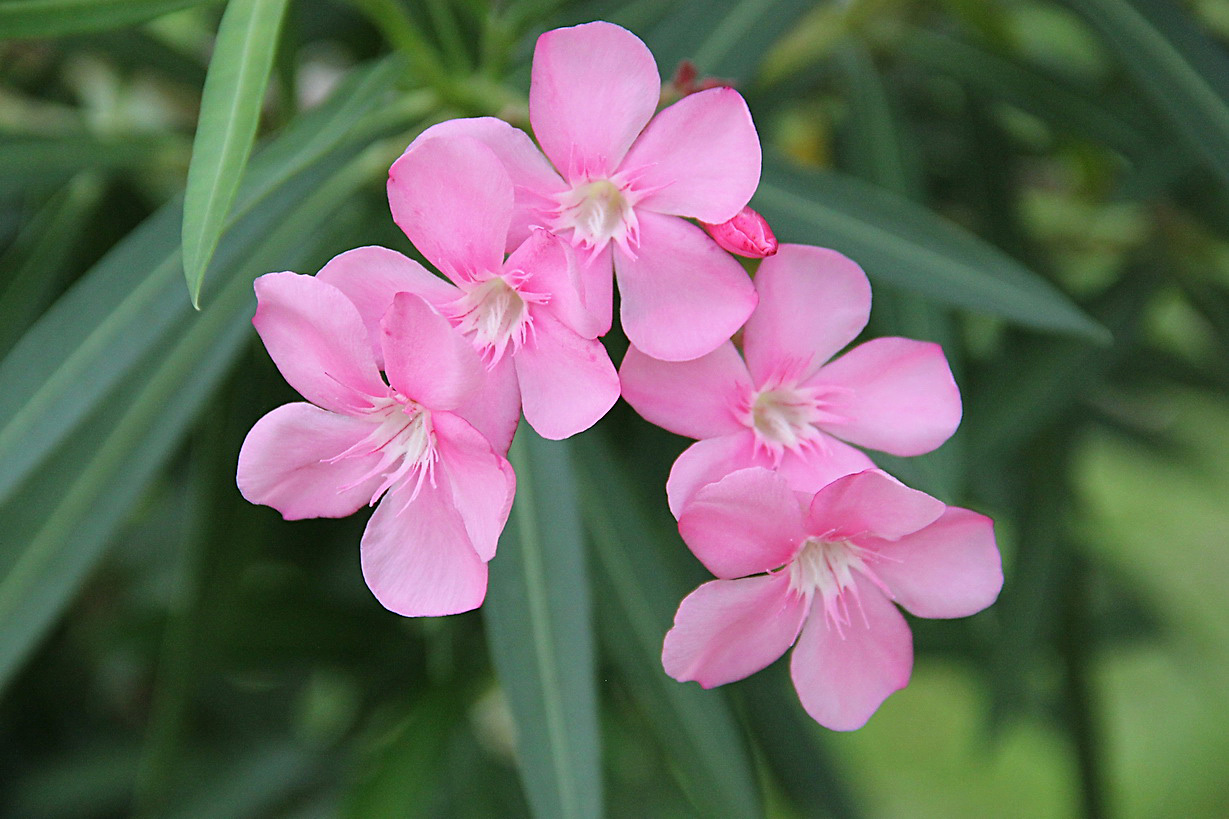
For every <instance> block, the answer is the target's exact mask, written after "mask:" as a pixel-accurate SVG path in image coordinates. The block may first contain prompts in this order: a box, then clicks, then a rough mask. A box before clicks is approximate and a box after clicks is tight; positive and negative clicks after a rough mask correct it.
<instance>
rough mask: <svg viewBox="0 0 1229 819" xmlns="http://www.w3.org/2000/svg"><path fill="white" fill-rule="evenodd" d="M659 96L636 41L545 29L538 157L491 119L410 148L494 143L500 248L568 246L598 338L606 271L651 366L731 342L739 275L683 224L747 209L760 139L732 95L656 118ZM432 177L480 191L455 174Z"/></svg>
mask: <svg viewBox="0 0 1229 819" xmlns="http://www.w3.org/2000/svg"><path fill="white" fill-rule="evenodd" d="M660 96H661V78H660V77H659V76H658V73H657V64H656V63H655V62H654V60H653V55H652V54H650V53H649V50H648V48H647V47H646V46H645V44H644V43H643V42H641V41H640V39H639V38H637V37H636V36H635V35H634V34H632V33H631V32H629V31H627V30H625V29H622V28H620V27H618V26H615V25H612V24H610V23H600V22H599V23H588V24H586V25H581V26H575V27H573V28H561V29H555V30H554V31H548V32H546V33H545V34H543V35H542V36H541V37H540V38H539V39H538V44H537V48H536V50H535V51H534V58H533V75H532V82H531V85H530V90H529V119H530V122H531V123H532V125H533V131H534V133H535V134H536V135H537V138H538V141H539V143H540V144H541V146H542V151H544V152H545V154H546V156H545V157H544V156H543V155H542V153H541V152H539V151H538V149H537V148H536V147H534V144H533V142H532V141H531V140H530V139H529V137H528V136H527V135H526V134H525V133H524V132H523V131H520V130H517V129H516V128H513V127H512V126H510V125H508V124H507V123H506V122H503V121H502V120H498V119H494V118H491V117H482V118H477V119H459V120H450V121H448V122H443V123H440V124H439V125H435V126H433V127H431V128H429V129H427V130H426V131H425V132H424V133H423V134H422V136H421V137H419V139H420V140H425V139H431V138H435V137H439V136H455V135H461V136H469V137H473V138H475V139H478V140H481V141H482V142H484V143H486V144H487V145H488V146H490V148H491V149H492V150H493V151H495V153H496V154H497V155H498V156H499V158H500V160H501V161H502V162H503V163H504V166H505V167H506V168H507V169H508V173H509V174H510V175H511V177H512V181H513V184H514V185H515V186H516V213H515V216H514V218H513V224H512V230H511V232H510V233H509V236H508V242H509V244H508V249H511V248H513V247H515V246H516V245H517V244H518V243H519V242H520V241H522V240H523V239H524V237H525V235H526V234H527V232H528V230H529V229H530V227H532V226H535V225H536V226H541V227H545V228H548V229H550V230H551V231H552V232H554V233H556V234H557V235H559V236H562V237H564V238H565V239H567V240H568V241H569V243H570V244H571V245H572V246H573V247H574V248H575V250H576V251H577V253H578V256H579V257H580V259H581V263H582V265H583V267H582V274H581V284H582V298H583V300H584V303H585V305H586V306H587V307H588V308H589V310H590V311H591V312H592V313H593V314H594V315H595V316H596V317H597V319H598V321H599V324H600V327H599V333H604V332H605V331H606V330H607V329H609V327H610V321H611V304H612V283H611V275H610V274H611V267H612V263H613V268H614V273H615V276H616V277H617V278H618V282H619V293H620V296H621V308H620V311H621V312H620V315H621V320H622V324H623V330H624V332H626V334H627V337H628V338H629V339H630V340H631V341H632V343H633V344H635V345H636V346H638V347H639V348H640V349H642V350H644V351H645V352H647V353H649V354H650V355H653V356H655V357H657V358H661V359H666V360H686V359H691V358H696V357H697V356H700V355H703V354H705V353H707V352H709V351H710V350H712V349H714V348H715V347H717V345H719V344H720V343H721V342H723V341H725V340H726V339H727V338H729V337H730V335H731V334H733V333H734V331H735V330H737V329H738V328H739V327H740V326H741V325H742V323H743V322H744V321H745V320H746V318H747V315H748V314H749V313H750V312H751V310H752V309H753V308H754V307H755V291H754V288H752V286H751V283H750V281H749V280H748V278H747V275H746V273H745V272H744V271H743V269H742V266H741V265H739V264H738V262H737V261H736V260H734V259H731V258H730V257H729V256H728V255H727V254H725V253H723V252H722V251H721V249H720V248H719V247H718V246H717V245H716V244H715V243H714V242H713V241H712V240H711V239H709V237H708V236H706V235H705V234H704V231H703V230H701V229H700V228H699V227H698V226H696V225H695V224H693V223H691V222H689V221H687V219H688V218H691V219H698V220H700V221H702V222H708V223H712V224H720V223H722V222H725V221H726V220H728V219H731V218H733V217H734V216H735V215H736V214H737V213H738V212H739V211H740V210H741V209H742V207H743V206H744V205H746V204H747V202H748V200H750V198H751V194H752V193H754V192H755V188H756V186H757V185H758V184H759V178H760V143H759V137H758V136H757V134H756V132H755V125H754V124H753V123H752V121H751V114H750V112H749V111H748V110H747V104H746V103H745V102H744V101H743V98H742V96H741V95H739V93H738V92H737V91H735V90H733V89H731V88H713V89H710V90H707V91H700V92H698V93H695V94H691V95H689V96H687V97H685V98H684V99H682V100H680V101H679V102H677V103H675V104H674V105H671V106H670V107H668V108H666V109H664V110H663V111H661V112H660V113H658V114H657V115H656V116H654V111H655V109H656V107H657V103H658V100H659V98H660ZM650 120H651V121H650ZM413 148H414V145H411V146H410V150H413ZM546 157H549V158H550V160H549V161H547V159H546ZM552 163H553V167H552ZM441 173H447V174H449V175H450V176H451V177H453V178H455V179H458V180H460V179H462V178H474V181H473V182H461V183H460V184H474V185H480V184H481V183H482V181H483V180H482V179H481V178H477V175H476V174H475V173H474V171H473V170H472V169H469V168H466V167H464V166H456V167H451V168H447V169H442V170H441ZM398 184H400V183H398ZM393 212H394V214H396V213H397V208H396V204H394V209H393ZM683 217H686V218H683ZM403 227H404V225H403Z"/></svg>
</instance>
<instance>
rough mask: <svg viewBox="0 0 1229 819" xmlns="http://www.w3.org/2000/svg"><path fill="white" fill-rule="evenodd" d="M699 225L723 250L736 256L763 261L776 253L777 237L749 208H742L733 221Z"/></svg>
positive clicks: (762, 218) (761, 218) (766, 223)
mask: <svg viewBox="0 0 1229 819" xmlns="http://www.w3.org/2000/svg"><path fill="white" fill-rule="evenodd" d="M700 224H701V225H703V226H704V229H705V230H707V231H708V235H709V236H712V237H713V239H714V240H715V241H716V242H717V244H718V245H720V246H721V248H722V249H723V250H728V251H730V252H731V253H733V254H735V255H736V256H746V257H747V258H749V259H763V258H764V257H766V256H771V255H773V254H774V253H776V252H777V237H776V236H773V235H772V228H770V227H769V226H768V222H767V221H765V220H764V217H763V216H760V215H759V214H758V213H756V212H755V211H753V210H752V209H751V208H749V207H744V208H743V209H742V210H740V211H739V212H738V214H737V215H736V216H735V217H734V218H733V219H730V220H729V221H726V222H722V223H721V224H719V225H710V224H708V223H707V222H701V223H700Z"/></svg>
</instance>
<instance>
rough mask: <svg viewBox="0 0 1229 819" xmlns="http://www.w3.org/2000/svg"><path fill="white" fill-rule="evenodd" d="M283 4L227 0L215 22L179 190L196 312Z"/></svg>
mask: <svg viewBox="0 0 1229 819" xmlns="http://www.w3.org/2000/svg"><path fill="white" fill-rule="evenodd" d="M287 2H288V0H230V2H229V3H228V4H227V6H226V13H225V14H224V15H222V23H221V25H220V26H219V27H218V37H217V41H216V44H215V46H214V51H213V57H212V58H211V59H210V61H209V74H208V76H206V78H205V91H204V94H203V96H202V97H201V115H200V120H199V122H198V124H197V126H196V141H195V142H194V143H193V145H192V164H191V165H190V166H189V167H188V186H187V190H186V191H185V192H184V214H183V253H184V275H185V276H186V277H187V279H188V293H189V294H190V295H191V297H192V304H193V306H194V307H197V308H198V309H199V307H200V294H201V283H202V282H203V281H204V279H205V270H206V268H208V267H209V260H210V258H211V257H212V256H213V251H214V248H216V247H217V246H218V239H219V237H221V235H222V229H223V227H224V220H225V218H226V212H227V210H229V208H230V206H231V203H232V202H233V201H234V199H235V193H236V192H237V191H238V190H239V181H240V180H241V179H242V178H243V171H244V168H245V167H247V161H248V156H249V155H250V154H251V152H252V144H253V142H255V140H256V126H257V125H258V124H259V123H260V106H261V103H262V102H264V98H265V88H266V87H267V86H268V84H269V72H270V71H271V70H272V68H273V55H274V54H275V53H276V52H277V40H278V34H279V32H280V31H281V27H282V20H283V19H285V16H286V4H287Z"/></svg>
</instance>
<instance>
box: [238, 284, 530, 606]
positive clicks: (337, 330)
mask: <svg viewBox="0 0 1229 819" xmlns="http://www.w3.org/2000/svg"><path fill="white" fill-rule="evenodd" d="M256 297H257V302H258V306H257V308H256V316H255V317H254V318H253V319H252V324H254V325H255V326H256V330H257V332H258V333H259V334H260V337H261V339H262V340H263V341H264V343H265V347H266V349H267V350H268V351H269V355H270V356H271V357H272V358H273V361H274V363H276V364H277V368H278V369H279V370H280V371H281V373H282V375H283V376H284V377H285V379H286V381H287V382H289V383H290V385H291V386H292V387H294V388H295V389H296V390H298V391H299V393H300V394H301V395H302V396H303V397H304V398H306V399H308V401H310V402H311V403H310V404H309V403H293V404H286V405H284V406H281V407H278V408H277V409H275V410H273V411H272V412H270V413H269V414H267V415H265V416H264V417H263V418H261V419H260V420H259V421H257V422H256V425H255V426H254V427H252V430H251V431H250V432H249V433H248V436H247V439H246V440H244V442H243V448H242V449H241V450H240V452H239V469H238V475H237V482H238V484H239V491H240V492H242V493H243V496H244V497H245V498H247V499H248V500H249V501H251V502H252V503H260V504H264V505H266V506H272V507H273V508H274V509H276V510H277V511H279V512H281V513H282V516H283V517H285V518H286V519H287V520H298V519H302V518H315V517H326V518H333V517H345V516H346V515H350V514H352V513H354V512H355V511H357V510H358V509H359V508H360V507H362V506H363V505H364V504H369V505H375V504H376V503H377V502H378V503H379V505H378V507H377V508H376V511H375V513H374V514H373V515H372V516H371V519H370V520H369V521H368V522H367V528H366V530H365V531H364V532H363V539H362V546H361V551H362V567H363V577H364V578H365V579H366V581H367V585H368V587H370V589H371V591H372V593H374V594H375V596H376V598H377V599H378V600H379V601H380V602H381V603H382V604H383V605H384V606H385V607H386V608H388V609H390V610H391V611H394V612H396V613H398V614H403V615H406V616H412V617H417V616H435V615H443V614H455V613H457V612H462V611H468V610H470V609H473V608H476V607H478V606H480V605H482V600H483V598H484V597H485V595H486V582H487V566H486V563H487V561H488V560H490V559H491V558H492V557H493V556H494V554H495V547H496V543H497V541H498V539H499V533H500V532H501V531H502V529H503V526H504V523H505V522H506V521H507V519H508V511H509V510H510V509H511V507H512V496H513V494H514V492H515V489H516V478H515V476H514V475H513V473H512V467H511V466H510V465H509V464H508V462H507V461H506V460H505V459H504V457H503V456H502V455H501V454H499V453H498V452H496V451H495V450H494V449H493V447H492V446H491V444H490V442H489V441H488V440H487V439H486V437H484V436H483V434H482V433H481V432H479V431H478V430H477V429H475V427H474V426H473V425H472V424H471V423H470V420H469V418H468V417H467V415H468V413H467V412H466V410H465V407H466V406H467V405H469V406H472V405H473V404H474V401H475V394H476V392H477V390H478V389H479V388H480V386H481V385H482V383H483V380H484V379H483V368H482V362H481V361H480V360H479V358H478V355H477V353H475V352H474V349H473V347H472V346H471V345H470V343H469V342H468V341H467V340H466V339H465V338H464V337H462V336H461V335H460V334H459V333H457V332H455V331H454V330H453V329H452V328H451V327H450V326H449V324H448V322H447V321H446V320H445V319H444V318H443V317H441V316H439V315H438V314H436V312H435V311H434V310H433V309H432V308H431V307H430V306H429V305H428V304H427V303H426V302H424V301H423V300H422V299H421V298H419V297H418V296H416V295H414V294H412V293H400V294H398V295H397V296H396V297H395V298H393V299H392V300H391V301H390V303H389V305H388V309H387V311H386V312H385V314H384V315H383V316H382V317H381V319H380V321H379V324H378V326H377V327H376V328H374V329H375V330H376V333H377V335H375V337H374V339H373V338H372V337H370V336H369V331H368V328H367V327H365V326H364V322H363V318H362V316H360V314H359V310H358V308H356V307H355V305H354V303H353V302H351V301H350V299H348V298H347V297H346V295H345V294H344V293H342V292H341V291H340V290H338V289H337V288H336V287H334V286H333V285H331V284H329V283H328V282H325V281H322V280H320V279H319V278H316V277H312V276H300V275H297V274H295V273H270V274H268V275H265V276H261V277H260V278H259V279H257V280H256ZM373 345H374V347H375V348H378V350H379V351H380V352H379V358H378V361H379V363H378V364H377V357H376V355H375V354H374V353H373ZM381 369H382V370H383V371H384V374H385V376H386V377H387V379H388V381H387V382H385V379H384V378H382V377H381V376H380V370H381Z"/></svg>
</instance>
